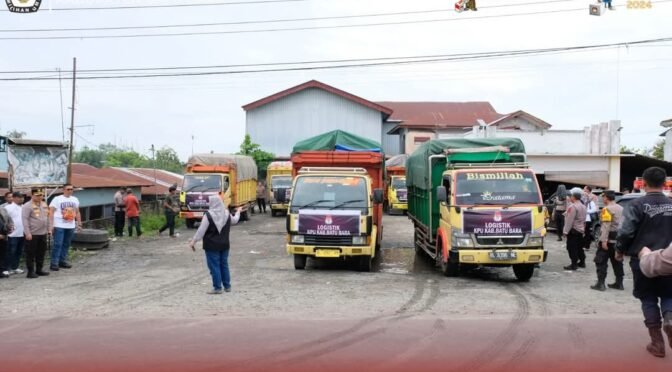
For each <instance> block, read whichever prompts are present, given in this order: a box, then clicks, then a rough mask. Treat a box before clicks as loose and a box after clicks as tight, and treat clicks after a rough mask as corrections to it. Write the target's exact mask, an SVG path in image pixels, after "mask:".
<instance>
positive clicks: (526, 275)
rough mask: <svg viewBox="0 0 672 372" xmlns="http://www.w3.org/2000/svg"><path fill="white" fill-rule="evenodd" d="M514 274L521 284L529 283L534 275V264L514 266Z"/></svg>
mask: <svg viewBox="0 0 672 372" xmlns="http://www.w3.org/2000/svg"><path fill="white" fill-rule="evenodd" d="M513 273H514V274H516V279H518V281H519V282H529V281H530V279H531V278H532V275H534V264H521V265H513Z"/></svg>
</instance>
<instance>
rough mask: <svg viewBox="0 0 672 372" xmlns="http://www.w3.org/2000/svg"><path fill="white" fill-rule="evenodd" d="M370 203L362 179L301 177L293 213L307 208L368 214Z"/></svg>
mask: <svg viewBox="0 0 672 372" xmlns="http://www.w3.org/2000/svg"><path fill="white" fill-rule="evenodd" d="M368 201H369V196H368V193H367V190H366V181H365V180H364V178H362V177H339V176H299V178H298V179H297V180H296V185H295V186H294V192H293V194H292V201H291V213H298V211H299V209H301V208H306V207H309V208H315V209H329V208H334V207H337V208H342V209H359V210H361V211H362V212H363V213H367V212H368Z"/></svg>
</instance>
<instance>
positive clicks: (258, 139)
mask: <svg viewBox="0 0 672 372" xmlns="http://www.w3.org/2000/svg"><path fill="white" fill-rule="evenodd" d="M382 123H383V118H382V113H380V112H379V111H376V110H373V109H370V108H368V107H366V106H363V105H360V104H357V103H355V102H352V101H350V100H347V99H345V98H343V97H340V96H337V95H335V94H332V93H329V92H326V91H324V90H322V89H317V88H311V89H306V90H303V91H300V92H297V93H295V94H292V95H290V96H287V97H284V98H282V99H279V100H277V101H274V102H271V103H269V104H266V105H264V106H261V107H258V108H256V109H254V110H251V111H248V112H247V113H246V132H247V133H248V134H249V135H250V137H251V138H252V141H253V142H255V143H258V144H259V145H261V148H262V149H263V150H265V151H269V152H272V153H274V154H275V155H276V156H288V155H290V154H291V151H292V148H293V147H294V144H296V143H297V142H299V141H301V140H304V139H306V138H309V137H313V136H316V135H318V134H322V133H325V132H329V131H332V130H336V129H341V130H344V131H348V132H350V133H353V134H357V135H359V136H362V137H366V138H369V139H372V140H374V141H377V142H381V143H382V141H381V139H382Z"/></svg>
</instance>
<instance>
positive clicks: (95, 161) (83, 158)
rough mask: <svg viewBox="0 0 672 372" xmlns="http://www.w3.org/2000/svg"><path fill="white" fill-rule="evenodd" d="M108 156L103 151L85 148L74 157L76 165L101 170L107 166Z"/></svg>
mask: <svg viewBox="0 0 672 372" xmlns="http://www.w3.org/2000/svg"><path fill="white" fill-rule="evenodd" d="M105 158H106V155H105V153H104V152H103V151H101V150H97V149H91V148H88V147H87V146H84V148H83V149H81V150H80V151H76V152H75V153H74V155H73V161H74V162H75V163H84V164H88V165H91V166H94V167H96V168H101V167H102V166H103V165H104V164H105Z"/></svg>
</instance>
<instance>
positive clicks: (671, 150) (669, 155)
mask: <svg viewBox="0 0 672 372" xmlns="http://www.w3.org/2000/svg"><path fill="white" fill-rule="evenodd" d="M663 156H664V159H665V161H670V162H672V129H669V130H668V131H667V133H665V149H664V155H663Z"/></svg>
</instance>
